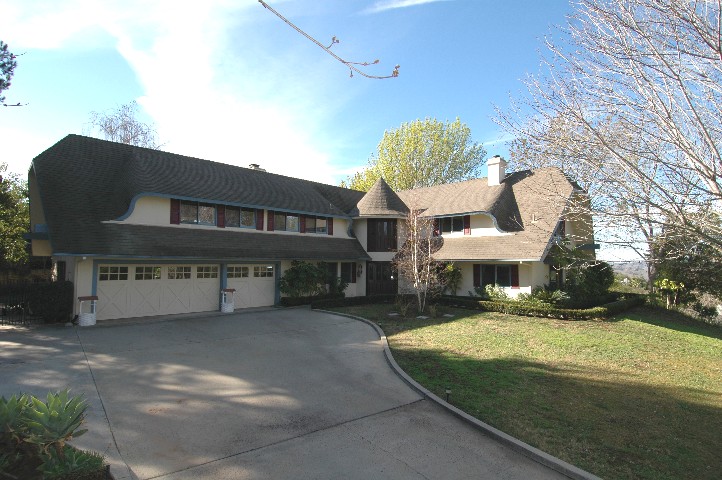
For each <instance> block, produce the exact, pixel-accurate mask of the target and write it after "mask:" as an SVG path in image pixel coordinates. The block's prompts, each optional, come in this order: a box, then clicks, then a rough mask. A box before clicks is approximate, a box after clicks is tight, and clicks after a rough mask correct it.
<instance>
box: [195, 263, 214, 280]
mask: <svg viewBox="0 0 722 480" xmlns="http://www.w3.org/2000/svg"><path fill="white" fill-rule="evenodd" d="M196 278H218V267H217V266H204V267H197V269H196Z"/></svg>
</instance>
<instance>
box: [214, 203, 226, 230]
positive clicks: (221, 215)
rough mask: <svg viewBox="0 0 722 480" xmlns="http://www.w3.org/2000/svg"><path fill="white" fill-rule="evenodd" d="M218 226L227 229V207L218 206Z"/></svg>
mask: <svg viewBox="0 0 722 480" xmlns="http://www.w3.org/2000/svg"><path fill="white" fill-rule="evenodd" d="M216 225H217V226H218V228H226V207H225V205H218V206H216Z"/></svg>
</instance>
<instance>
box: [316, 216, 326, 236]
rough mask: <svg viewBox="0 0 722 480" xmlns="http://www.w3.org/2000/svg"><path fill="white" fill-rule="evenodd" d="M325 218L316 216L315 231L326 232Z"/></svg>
mask: <svg viewBox="0 0 722 480" xmlns="http://www.w3.org/2000/svg"><path fill="white" fill-rule="evenodd" d="M326 231H327V230H326V219H325V218H317V219H316V233H326Z"/></svg>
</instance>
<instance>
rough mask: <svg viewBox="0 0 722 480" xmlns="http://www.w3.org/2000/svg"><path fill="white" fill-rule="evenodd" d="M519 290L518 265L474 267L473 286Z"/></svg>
mask: <svg viewBox="0 0 722 480" xmlns="http://www.w3.org/2000/svg"><path fill="white" fill-rule="evenodd" d="M487 285H499V286H500V287H512V288H519V265H479V264H477V265H474V286H475V287H479V286H480V287H482V288H484V287H486V286H487Z"/></svg>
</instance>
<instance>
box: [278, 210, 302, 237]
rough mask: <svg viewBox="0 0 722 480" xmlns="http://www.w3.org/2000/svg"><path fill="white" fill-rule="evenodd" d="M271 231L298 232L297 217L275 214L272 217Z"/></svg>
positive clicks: (282, 213)
mask: <svg viewBox="0 0 722 480" xmlns="http://www.w3.org/2000/svg"><path fill="white" fill-rule="evenodd" d="M273 229H274V230H285V231H287V232H298V215H294V214H292V213H284V212H276V213H275V215H274V216H273Z"/></svg>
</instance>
